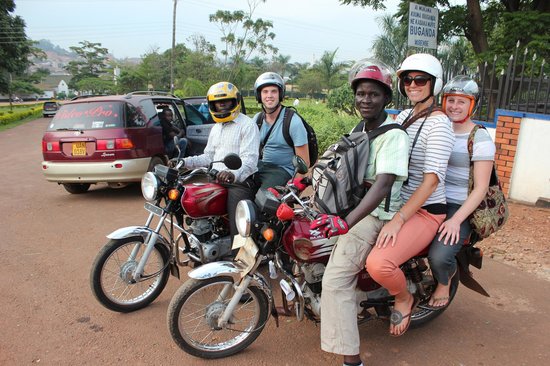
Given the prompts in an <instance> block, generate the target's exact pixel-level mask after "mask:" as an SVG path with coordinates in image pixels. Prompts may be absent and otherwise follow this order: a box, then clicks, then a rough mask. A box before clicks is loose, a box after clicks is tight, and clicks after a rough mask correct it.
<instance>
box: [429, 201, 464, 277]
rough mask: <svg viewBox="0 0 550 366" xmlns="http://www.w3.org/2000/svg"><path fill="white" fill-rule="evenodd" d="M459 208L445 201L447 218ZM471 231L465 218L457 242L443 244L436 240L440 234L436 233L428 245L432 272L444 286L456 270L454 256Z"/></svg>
mask: <svg viewBox="0 0 550 366" xmlns="http://www.w3.org/2000/svg"><path fill="white" fill-rule="evenodd" d="M459 208H460V205H458V204H456V203H447V220H448V219H450V218H451V217H453V215H454V214H455V213H456V212H457V211H458V209H459ZM471 232H472V228H471V226H470V221H469V220H468V219H466V220H464V221H463V222H462V223H461V224H460V234H459V239H458V243H457V244H454V245H449V242H447V245H445V244H443V241H439V240H437V239H438V238H439V235H440V234H439V233H437V234H436V236H435V238H434V240H433V241H432V244H431V246H430V252H429V254H428V260H429V261H430V267H431V268H432V273H433V275H434V277H435V279H436V280H437V282H438V283H440V284H442V285H445V286H446V285H448V284H449V277H450V276H452V275H453V274H454V273H455V271H456V259H455V256H456V255H457V253H458V252H459V251H460V249H461V248H462V246H463V245H464V243H465V242H467V241H468V239H469V238H470V233H471Z"/></svg>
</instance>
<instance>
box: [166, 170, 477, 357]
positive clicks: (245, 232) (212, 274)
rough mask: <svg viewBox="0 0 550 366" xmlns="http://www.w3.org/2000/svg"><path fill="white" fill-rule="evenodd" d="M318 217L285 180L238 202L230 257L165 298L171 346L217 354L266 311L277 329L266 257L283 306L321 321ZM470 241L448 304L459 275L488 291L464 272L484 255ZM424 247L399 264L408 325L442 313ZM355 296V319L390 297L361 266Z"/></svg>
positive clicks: (329, 244) (377, 310)
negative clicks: (409, 305) (411, 301)
mask: <svg viewBox="0 0 550 366" xmlns="http://www.w3.org/2000/svg"><path fill="white" fill-rule="evenodd" d="M300 160H301V159H295V166H297V168H298V171H301V172H305V171H307V167H306V166H305V164H301V163H302V162H303V160H302V161H300ZM291 205H293V206H294V207H293V208H291ZM317 214H318V213H317V212H316V211H315V210H314V209H313V208H312V207H311V205H310V202H309V199H308V198H300V197H299V195H298V191H297V189H296V188H295V187H293V186H292V185H291V184H290V185H287V187H285V189H284V190H283V191H282V192H281V195H279V197H276V196H275V195H273V194H271V193H270V192H267V193H266V194H264V195H261V194H260V195H259V196H258V197H257V199H256V203H253V202H251V201H241V202H239V205H238V207H237V215H236V223H237V227H238V229H239V234H240V236H241V240H240V241H237V240H235V242H236V243H237V245H235V244H234V247H235V246H240V250H239V252H238V254H237V256H236V257H235V260H234V261H232V262H216V263H209V264H207V265H204V266H201V267H199V268H197V269H194V270H193V271H191V272H189V274H188V275H189V279H188V280H187V281H186V282H185V283H184V284H183V285H182V286H181V287H180V288H179V289H178V291H177V292H176V293H175V295H174V297H173V298H172V301H171V302H170V305H169V308H168V327H169V330H170V334H171V336H172V338H173V339H174V341H175V342H176V344H177V345H178V346H179V347H180V348H182V349H183V350H184V351H186V352H187V353H189V354H191V355H194V356H197V357H202V358H221V357H226V356H230V355H232V354H235V353H237V352H239V351H241V350H243V349H245V348H246V347H247V346H248V345H250V344H251V343H252V342H254V340H255V339H256V338H257V337H258V336H259V335H260V333H261V331H262V329H263V328H264V326H265V324H266V323H267V321H268V318H269V314H271V315H272V316H273V317H274V318H275V320H276V323H277V326H278V314H279V312H278V311H277V310H276V308H275V304H274V300H273V291H272V288H271V286H270V284H269V282H268V281H267V280H266V279H265V277H264V276H263V275H262V274H261V273H260V271H259V268H260V264H261V263H262V262H263V261H265V260H266V259H269V275H270V277H271V278H273V279H275V278H278V277H282V279H280V282H279V285H280V288H281V290H282V293H281V294H282V302H283V310H282V311H284V312H285V313H291V314H292V313H294V314H295V315H296V317H297V318H298V319H299V320H302V319H303V318H305V317H307V318H309V319H311V320H313V321H316V322H318V321H320V315H321V290H322V289H321V282H322V278H323V273H324V271H325V266H326V263H327V262H328V259H329V256H330V253H331V251H332V248H333V246H334V244H335V243H336V240H337V237H336V238H331V239H326V238H323V239H317V238H318V236H317V235H316V233H315V232H314V231H310V223H311V221H312V220H314V219H315V217H316V216H317ZM474 242H475V239H474ZM474 242H471V243H470V244H469V245H467V246H464V247H463V248H462V250H461V252H460V254H459V255H458V256H457V259H458V263H459V271H458V272H457V274H455V276H454V277H453V278H452V279H451V287H450V301H449V303H450V302H451V301H452V300H453V298H454V296H455V294H456V291H457V288H458V282H459V278H460V280H461V282H462V283H463V284H464V285H465V286H467V287H469V288H472V289H474V290H476V291H478V292H479V293H481V294H483V295H486V296H488V294H487V292H486V291H485V290H484V289H483V288H482V287H481V286H480V285H479V284H478V283H477V282H476V281H475V280H474V279H473V278H472V277H471V275H470V271H469V265H470V264H471V265H474V266H475V267H477V268H481V263H482V253H481V251H480V250H479V249H477V248H475V247H474V246H473V244H474ZM427 252H428V250H427V249H426V250H424V251H423V252H421V253H418V254H417V256H415V257H414V258H411V259H410V260H408V261H407V262H406V263H404V264H403V265H402V266H401V269H402V270H403V272H404V273H405V276H406V278H407V285H408V288H409V291H410V292H411V293H412V294H413V295H414V296H415V297H416V298H418V299H419V305H418V306H417V307H416V308H415V309H414V311H413V314H412V316H411V327H415V326H420V325H422V324H425V323H427V322H429V321H431V320H433V319H434V318H436V317H437V316H439V315H440V314H441V313H442V312H443V311H444V310H445V308H440V309H432V308H430V307H429V306H428V305H427V303H428V300H429V299H430V296H431V294H432V293H433V291H434V290H435V287H436V285H437V284H436V282H435V281H434V278H433V276H432V274H431V271H430V268H429V265H428V261H427ZM357 294H358V296H357V301H358V304H357V307H358V322H364V321H367V320H370V319H375V318H383V319H389V316H390V308H391V307H392V306H393V302H394V299H393V297H392V296H391V295H390V294H389V293H388V291H387V290H386V289H385V288H383V287H381V286H380V285H379V284H378V283H376V282H375V281H374V280H373V279H372V278H371V277H370V275H369V274H368V272H367V271H365V270H363V271H361V272H360V273H359V274H358V281H357Z"/></svg>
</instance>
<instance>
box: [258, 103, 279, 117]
mask: <svg viewBox="0 0 550 366" xmlns="http://www.w3.org/2000/svg"><path fill="white" fill-rule="evenodd" d="M280 105H281V102H279V103H277V105H276V106H275V107H273V108H270V109H269V110H268V109H267V108H266V107H265V106H264V104H263V103H262V109H263V111H264V112H265V114H273V113H275V112H276V111H277V109H279V106H280Z"/></svg>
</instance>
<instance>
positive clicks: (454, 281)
mask: <svg viewBox="0 0 550 366" xmlns="http://www.w3.org/2000/svg"><path fill="white" fill-rule="evenodd" d="M423 276H424V277H425V278H429V279H430V281H429V284H427V285H426V286H425V287H426V292H427V293H428V294H432V293H433V292H434V290H435V287H436V286H437V283H436V282H435V280H434V279H433V275H432V273H431V270H430V269H428V270H426V271H425V272H424V274H423ZM458 281H459V274H458V271H457V273H455V275H454V276H453V278H451V279H450V284H451V287H450V289H449V304H451V302H452V301H453V299H454V297H455V295H456V292H457V290H458ZM429 300H430V296H427V297H426V298H425V299H423V300H422V301H421V302H420V303H419V304H418V306H417V307H416V308H415V309H414V311H413V313H412V315H411V326H410V327H411V328H416V327H420V326H422V325H424V324H426V323H428V322H430V321H432V320H433V319H435V318H437V317H438V316H439V315H441V314H442V313H443V312H444V311H445V310H446V309H447V307H444V308H440V309H429V308H427V305H428V301H429Z"/></svg>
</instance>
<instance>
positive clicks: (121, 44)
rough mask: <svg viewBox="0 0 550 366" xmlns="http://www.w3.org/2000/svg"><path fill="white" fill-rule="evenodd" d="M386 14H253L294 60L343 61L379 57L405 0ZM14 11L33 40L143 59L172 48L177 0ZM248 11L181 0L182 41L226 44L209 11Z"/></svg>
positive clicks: (390, 0)
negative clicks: (382, 26)
mask: <svg viewBox="0 0 550 366" xmlns="http://www.w3.org/2000/svg"><path fill="white" fill-rule="evenodd" d="M385 3H386V7H387V9H386V10H385V11H373V10H372V9H371V8H361V7H355V6H351V5H340V2H339V1H338V0H267V1H266V2H265V3H262V4H260V5H259V6H258V7H257V8H256V10H255V12H254V15H253V18H262V19H264V20H271V21H272V22H273V28H272V31H273V32H274V33H275V34H276V37H275V39H274V40H273V41H272V44H273V45H274V46H275V47H277V48H278V49H279V54H282V55H290V56H291V58H290V62H310V63H313V62H315V61H316V60H318V59H319V58H320V57H321V56H322V54H323V52H324V51H334V50H335V49H337V48H338V51H337V53H336V60H337V61H348V60H358V59H361V58H364V57H369V56H371V55H372V54H371V47H372V43H373V41H374V39H375V38H376V37H377V36H378V35H379V34H380V31H379V29H378V28H379V27H378V22H377V18H380V17H381V16H382V15H384V14H385V13H388V14H393V13H395V11H396V10H397V5H398V3H399V0H386V2H385ZM15 5H16V9H15V12H14V14H15V15H19V16H20V17H22V18H23V19H24V20H25V23H26V26H27V27H26V34H27V36H28V37H29V38H31V39H33V40H40V39H48V40H50V41H51V42H52V43H53V44H55V45H58V46H60V47H62V48H64V49H67V50H68V49H69V47H70V46H79V42H80V41H84V40H86V41H90V42H98V43H101V45H102V47H105V48H107V49H108V50H109V52H110V53H111V54H113V55H114V56H115V57H116V58H118V59H123V58H126V57H140V56H142V55H144V54H146V53H148V52H151V51H152V50H154V49H158V51H159V52H163V51H165V50H167V49H169V48H170V47H171V45H172V12H173V5H174V2H173V0H15ZM219 9H223V10H230V11H233V10H247V9H248V2H247V1H246V0H225V1H220V0H218V1H216V0H178V2H177V10H176V43H185V44H187V45H190V42H189V41H188V37H189V36H191V35H193V34H196V33H199V34H202V35H203V36H204V37H205V38H206V40H207V41H209V42H211V43H213V44H215V45H216V47H217V50H218V51H219V50H220V49H222V47H221V46H222V43H221V41H220V38H221V36H222V32H221V31H220V29H219V28H218V25H217V24H216V23H211V22H210V21H209V15H210V14H213V13H215V12H216V11H217V10H219Z"/></svg>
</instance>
